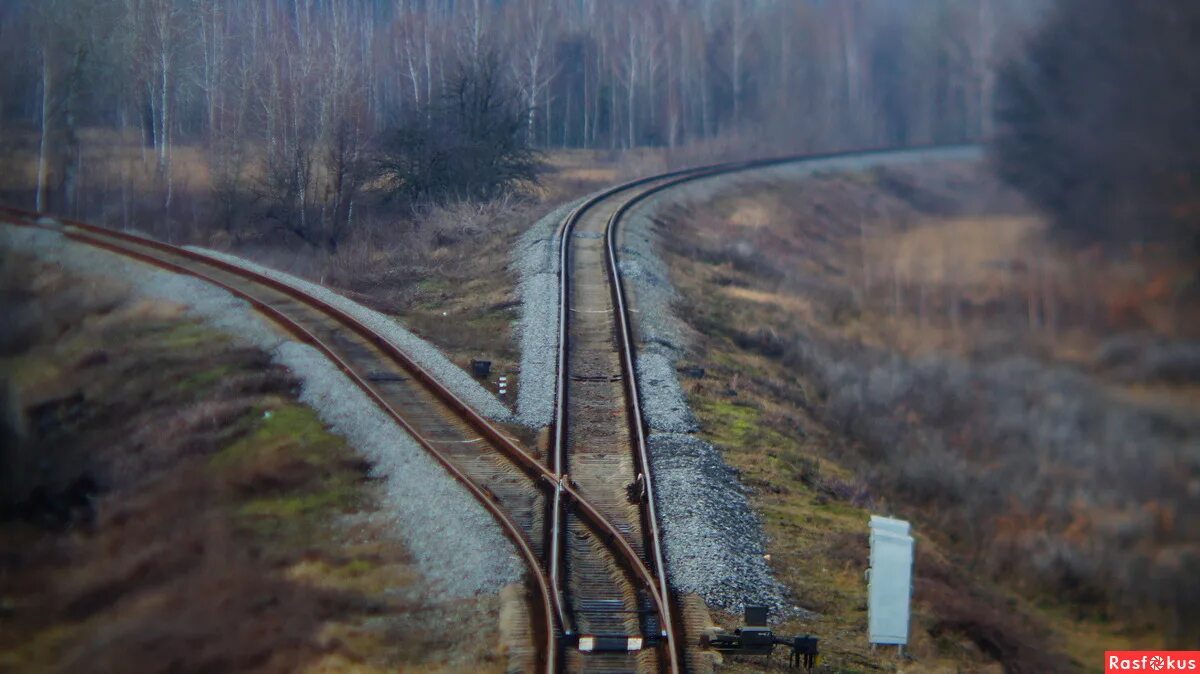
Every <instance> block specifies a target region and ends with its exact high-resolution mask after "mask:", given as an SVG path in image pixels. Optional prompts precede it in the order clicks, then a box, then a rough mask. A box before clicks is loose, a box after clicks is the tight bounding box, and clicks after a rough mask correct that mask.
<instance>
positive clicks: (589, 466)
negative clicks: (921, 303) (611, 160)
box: [0, 147, 947, 672]
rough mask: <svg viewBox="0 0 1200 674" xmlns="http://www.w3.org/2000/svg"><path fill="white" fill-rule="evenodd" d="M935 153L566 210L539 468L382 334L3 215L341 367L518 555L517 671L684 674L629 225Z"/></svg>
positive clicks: (241, 283) (178, 256)
mask: <svg viewBox="0 0 1200 674" xmlns="http://www.w3.org/2000/svg"><path fill="white" fill-rule="evenodd" d="M935 149H937V150H940V149H947V147H929V148H913V149H910V150H905V151H894V150H864V151H856V152H849V153H835V154H823V155H798V156H787V157H778V158H772V159H765V160H753V161H744V162H733V163H726V164H715V165H711V166H703V167H698V168H692V169H686V170H682V171H675V172H672V173H667V174H663V175H658V176H651V177H647V178H642V179H640V180H635V181H632V182H629V183H625V184H623V185H619V186H616V187H614V188H611V189H609V190H606V191H604V192H602V193H600V194H598V195H596V196H594V197H592V198H591V199H589V200H587V201H586V202H584V203H583V204H581V205H580V206H579V207H577V208H576V209H575V210H573V211H572V212H571V213H570V214H569V215H568V216H567V217H566V218H564V220H563V222H562V225H561V228H560V231H559V235H560V242H559V243H560V249H559V255H560V263H561V264H560V279H559V280H560V296H559V339H558V376H557V390H556V396H555V416H554V429H553V446H552V447H551V454H550V456H549V457H548V458H547V461H546V462H545V463H544V462H543V461H542V460H541V459H540V458H539V457H538V456H535V454H534V453H531V452H530V451H528V450H526V449H525V448H524V447H522V446H520V444H519V443H518V442H517V441H515V440H513V439H512V438H511V437H510V436H509V435H508V434H506V433H505V432H504V431H503V430H502V429H501V428H499V427H497V426H495V425H493V424H492V423H491V422H489V421H487V420H486V419H484V418H483V417H482V416H481V415H479V414H478V413H477V412H475V410H474V409H472V408H471V407H470V406H468V405H467V404H466V403H464V402H463V401H462V400H461V399H459V398H458V397H457V396H456V395H455V394H454V393H453V392H452V391H450V390H449V389H448V388H446V387H445V386H444V385H442V384H441V383H440V382H438V381H437V380H435V379H434V378H433V377H432V376H431V375H430V374H429V373H428V372H427V371H425V370H424V369H423V368H422V367H421V366H420V365H418V364H417V363H415V362H414V361H413V360H412V359H410V358H409V357H408V356H406V355H405V354H404V352H403V351H401V350H400V349H399V348H397V347H396V346H395V345H394V344H392V343H391V342H390V341H389V340H388V339H387V338H386V337H385V336H384V335H381V334H378V333H376V332H375V331H374V330H372V329H371V328H370V327H369V326H367V325H365V324H363V323H362V322H360V321H358V320H357V319H355V318H354V317H352V316H350V315H348V314H346V313H344V312H343V311H341V310H339V309H338V308H337V307H334V306H331V305H329V304H327V303H326V302H324V301H323V300H321V299H320V298H317V297H314V296H312V295H309V294H307V293H305V292H304V291H302V290H299V289H297V288H294V287H292V286H290V285H287V284H285V283H282V282H280V281H277V280H275V279H273V278H271V277H269V276H265V275H262V274H259V273H256V272H254V271H252V270H249V269H245V268H243V267H240V266H237V265H233V264H230V263H228V262H225V261H222V260H219V259H217V258H214V257H210V256H207V255H204V254H203V253H199V252H195V251H190V250H186V249H183V248H179V247H176V246H172V245H169V244H165V243H161V242H158V241H154V240H151V239H147V238H144V237H140V236H134V235H130V234H126V233H122V232H116V231H113V230H109V229H106V228H102V227H96V226H93V225H88V224H85V223H81V222H75V221H70V220H63V219H39V215H38V214H34V213H29V212H26V211H20V210H16V209H9V208H2V207H0V221H5V222H8V223H9V224H14V225H24V226H35V227H42V228H45V229H51V230H54V231H58V232H61V233H62V234H63V235H64V236H66V237H68V238H70V239H72V240H74V241H76V242H79V243H82V244H85V245H89V246H95V247H98V248H103V249H107V250H109V251H112V252H114V253H117V254H120V255H125V256H128V257H131V258H135V259H138V260H141V261H143V262H145V263H148V264H151V265H153V266H156V267H159V268H162V269H166V270H169V271H173V272H176V273H180V274H186V275H190V276H194V277H197V278H200V279H202V280H205V281H207V282H209V283H212V284H214V285H217V286H219V287H221V288H224V289H225V290H227V291H229V292H230V293H232V294H234V295H236V296H238V297H241V298H243V299H245V300H247V301H248V302H250V303H251V305H252V306H254V308H255V309H256V310H258V311H259V312H260V313H262V314H263V315H264V316H265V317H267V318H268V319H270V320H271V321H273V322H275V323H276V324H277V325H278V326H279V327H280V328H281V329H282V330H284V331H286V332H288V333H290V334H291V335H292V336H293V337H294V338H295V339H297V340H299V341H301V342H304V343H306V344H309V345H311V346H313V347H315V348H316V349H317V350H319V351H321V352H322V353H323V354H324V355H325V356H326V357H327V358H329V359H330V360H331V361H332V362H333V363H335V364H336V365H337V366H338V367H339V368H340V369H341V370H342V371H343V372H344V373H345V374H346V376H347V377H348V378H349V379H350V380H351V381H352V382H353V383H354V384H355V385H357V386H358V387H359V388H361V389H362V390H363V391H364V392H365V393H366V394H367V396H368V397H369V398H370V399H371V400H373V401H374V402H375V404H376V405H378V406H379V407H380V409H382V410H383V411H384V412H385V413H386V414H387V415H388V416H389V417H391V418H392V419H393V420H394V421H395V422H396V423H397V424H398V425H400V426H401V427H402V428H404V429H405V430H406V431H407V432H408V433H409V434H410V435H412V437H413V438H414V439H415V440H416V441H417V442H418V443H419V444H420V445H421V446H422V447H423V448H424V449H425V450H426V451H427V452H428V453H429V454H430V455H431V456H433V457H434V458H435V459H436V460H437V461H438V462H439V463H440V464H441V465H442V466H443V467H444V468H445V469H446V470H447V472H449V473H450V474H451V475H452V476H453V477H454V478H455V479H456V480H458V481H459V482H460V483H462V484H463V486H464V487H465V488H466V489H467V490H468V491H469V492H470V493H471V494H472V495H473V496H475V498H476V499H477V500H478V501H479V502H480V503H481V504H482V505H483V506H484V507H485V508H486V509H487V510H488V511H489V512H490V513H491V514H492V515H493V517H495V519H496V520H497V521H498V522H499V523H500V525H501V527H502V528H503V530H504V532H505V533H506V534H507V535H508V536H509V538H510V539H512V541H513V543H514V544H515V545H516V547H517V549H518V551H519V553H520V555H521V557H522V558H523V560H524V563H525V565H526V567H527V576H526V577H527V599H528V605H529V624H530V627H531V635H530V639H529V642H528V644H523V645H521V646H519V647H517V648H514V649H512V650H511V651H510V654H509V665H508V668H509V670H510V671H514V672H515V671H544V672H557V671H560V670H563V669H566V670H571V671H588V672H597V671H614V672H615V671H621V672H627V671H641V672H658V671H666V672H681V671H683V670H684V669H686V668H687V663H689V662H692V663H695V662H697V660H696V658H695V657H694V656H695V655H696V654H695V653H694V651H693V649H689V648H688V647H687V644H686V643H685V638H686V640H687V641H689V642H692V643H695V637H696V636H697V635H686V637H685V635H684V634H683V632H682V630H681V628H680V624H681V623H682V622H683V620H682V617H681V616H680V615H679V612H678V609H676V608H673V607H674V606H675V605H676V598H675V597H674V596H673V595H672V592H671V589H670V587H669V585H668V576H667V572H666V571H667V570H666V568H665V563H664V556H663V551H662V544H661V536H660V534H659V526H660V522H659V521H658V515H657V512H656V500H655V494H654V478H653V475H652V474H651V473H650V461H649V457H648V456H647V450H646V434H647V430H648V429H647V427H646V424H645V422H644V421H643V419H642V411H641V402H640V399H639V393H638V383H637V378H636V352H635V342H634V339H633V329H632V318H631V314H630V309H629V307H628V306H627V301H626V298H625V290H624V288H623V286H622V281H621V278H620V273H619V255H618V253H619V250H620V247H619V239H620V224H621V218H622V216H623V215H624V214H625V213H626V212H627V211H629V210H630V209H631V208H632V207H634V206H635V205H637V204H638V203H640V202H641V201H643V200H644V199H646V198H648V197H650V196H651V195H653V194H656V193H658V192H661V191H663V190H666V189H669V188H671V187H674V186H677V185H680V184H683V183H687V182H690V181H694V180H699V179H703V178H706V177H710V176H715V175H719V174H728V173H735V172H740V171H746V170H750V169H760V168H769V167H772V166H777V165H782V164H790V163H797V162H814V163H815V162H817V161H819V160H832V159H837V160H839V165H838V166H837V167H843V166H847V167H848V166H851V165H853V164H854V162H856V161H857V160H858V159H862V160H863V163H864V164H866V163H869V161H870V160H871V159H873V157H874V156H879V157H885V156H887V155H896V156H908V155H914V156H915V155H918V154H919V153H921V152H924V151H928V150H935ZM841 160H846V162H845V164H841V163H840V161H841ZM814 165H816V164H814ZM830 167H831V168H835V167H834V166H832V164H831V165H830ZM547 464H548V465H547ZM693 627H694V626H693Z"/></svg>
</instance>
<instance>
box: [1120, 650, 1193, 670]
mask: <svg viewBox="0 0 1200 674" xmlns="http://www.w3.org/2000/svg"><path fill="white" fill-rule="evenodd" d="M1112 672H1196V673H1197V674H1200V651H1104V674H1112Z"/></svg>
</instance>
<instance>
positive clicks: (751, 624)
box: [700, 606, 819, 670]
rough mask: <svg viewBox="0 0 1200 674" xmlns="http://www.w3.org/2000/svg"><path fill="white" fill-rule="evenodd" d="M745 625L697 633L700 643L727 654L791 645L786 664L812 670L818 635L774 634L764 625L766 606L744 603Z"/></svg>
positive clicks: (761, 652)
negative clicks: (729, 629) (781, 635)
mask: <svg viewBox="0 0 1200 674" xmlns="http://www.w3.org/2000/svg"><path fill="white" fill-rule="evenodd" d="M745 621H746V625H745V626H744V627H739V628H738V629H735V630H734V631H733V632H732V633H729V632H714V633H710V634H703V635H701V636H700V646H701V647H703V648H711V649H713V650H714V651H719V652H721V653H729V654H730V655H767V656H769V655H771V654H772V653H774V652H775V646H777V645H783V646H787V647H789V648H791V650H792V655H791V659H790V665H791V666H792V667H801V666H803V667H804V669H805V670H812V668H813V667H815V666H816V664H817V656H818V655H819V651H818V647H817V642H818V639H817V637H815V636H812V635H811V634H804V635H801V636H797V637H791V638H788V637H780V636H776V635H775V633H774V632H772V631H771V628H770V627H769V626H767V607H765V606H747V607H746V617H745Z"/></svg>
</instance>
